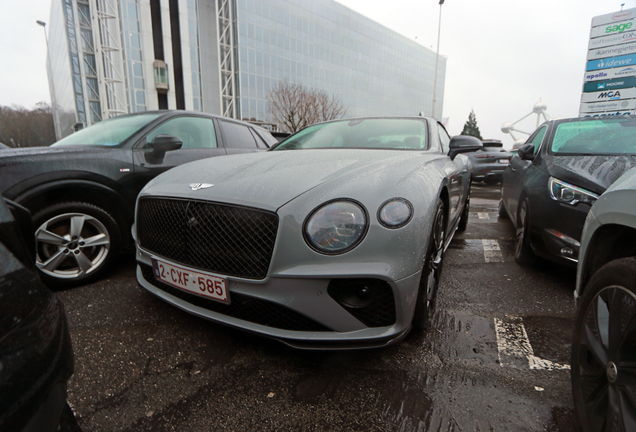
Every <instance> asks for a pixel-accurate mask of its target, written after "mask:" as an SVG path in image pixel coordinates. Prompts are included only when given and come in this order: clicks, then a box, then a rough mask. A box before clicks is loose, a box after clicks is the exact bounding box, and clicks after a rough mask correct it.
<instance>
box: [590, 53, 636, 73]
mask: <svg viewBox="0 0 636 432" xmlns="http://www.w3.org/2000/svg"><path fill="white" fill-rule="evenodd" d="M631 65H636V55H635V54H629V55H624V56H619V57H612V58H607V59H600V60H590V61H588V62H587V66H586V67H585V70H586V71H593V70H601V69H610V68H615V67H621V66H631Z"/></svg>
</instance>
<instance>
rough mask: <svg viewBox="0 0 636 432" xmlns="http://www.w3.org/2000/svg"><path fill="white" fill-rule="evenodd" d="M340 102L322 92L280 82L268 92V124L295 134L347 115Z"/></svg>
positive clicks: (284, 81) (300, 85) (287, 82)
mask: <svg viewBox="0 0 636 432" xmlns="http://www.w3.org/2000/svg"><path fill="white" fill-rule="evenodd" d="M346 111H347V110H346V109H345V107H344V105H343V104H342V101H340V99H338V98H336V97H333V96H329V94H327V92H325V91H324V90H315V89H310V88H307V87H305V86H303V85H302V84H297V83H290V82H289V81H287V80H283V81H279V82H278V84H276V86H274V87H273V88H272V89H271V90H270V92H269V114H270V121H272V122H273V123H276V124H277V125H278V126H279V128H280V129H281V130H282V131H283V132H291V133H294V132H297V131H299V130H301V129H303V128H304V127H306V126H309V125H312V124H314V123H318V122H322V121H328V120H335V119H338V118H341V117H343V116H344V115H345V114H346Z"/></svg>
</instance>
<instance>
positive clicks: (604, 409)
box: [573, 285, 636, 431]
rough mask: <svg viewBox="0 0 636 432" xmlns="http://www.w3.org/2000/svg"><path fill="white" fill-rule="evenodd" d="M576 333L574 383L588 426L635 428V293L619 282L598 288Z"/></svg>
mask: <svg viewBox="0 0 636 432" xmlns="http://www.w3.org/2000/svg"><path fill="white" fill-rule="evenodd" d="M575 338H576V339H575V342H574V345H575V346H576V349H575V350H574V356H575V358H573V373H574V375H575V376H574V377H573V383H574V391H575V392H577V393H578V394H579V395H580V397H581V401H582V403H583V407H582V408H584V412H585V416H586V420H587V425H586V426H588V427H589V430H604V431H633V430H636V295H634V293H633V292H631V291H630V290H628V289H626V288H625V287H622V286H618V285H615V286H608V287H606V288H604V289H602V290H600V291H599V292H598V293H597V294H596V295H595V296H594V298H593V299H592V301H591V303H590V304H589V306H588V308H587V310H586V311H585V315H584V317H583V320H582V325H581V327H580V328H579V329H577V330H576V334H575ZM575 366H576V368H575Z"/></svg>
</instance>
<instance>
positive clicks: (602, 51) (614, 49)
mask: <svg viewBox="0 0 636 432" xmlns="http://www.w3.org/2000/svg"><path fill="white" fill-rule="evenodd" d="M635 39H636V38H635ZM625 54H636V43H628V44H623V45H616V46H610V47H605V48H599V49H593V50H590V51H589V52H588V54H587V59H588V60H593V59H600V58H606V57H616V56H621V55H625Z"/></svg>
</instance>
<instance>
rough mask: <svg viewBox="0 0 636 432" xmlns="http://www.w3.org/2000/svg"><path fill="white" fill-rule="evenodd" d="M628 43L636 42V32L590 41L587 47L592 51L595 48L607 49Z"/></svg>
mask: <svg viewBox="0 0 636 432" xmlns="http://www.w3.org/2000/svg"><path fill="white" fill-rule="evenodd" d="M628 42H636V31H629V32H625V33H619V34H613V35H609V36H603V37H598V38H594V39H590V43H589V44H588V45H587V47H588V48H589V49H591V50H593V49H595V48H605V47H608V46H612V45H620V44H624V43H628Z"/></svg>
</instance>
